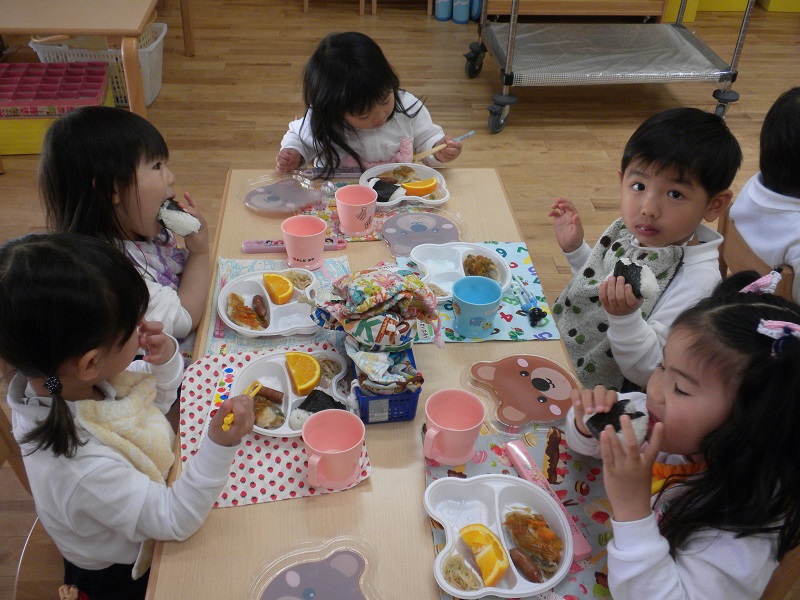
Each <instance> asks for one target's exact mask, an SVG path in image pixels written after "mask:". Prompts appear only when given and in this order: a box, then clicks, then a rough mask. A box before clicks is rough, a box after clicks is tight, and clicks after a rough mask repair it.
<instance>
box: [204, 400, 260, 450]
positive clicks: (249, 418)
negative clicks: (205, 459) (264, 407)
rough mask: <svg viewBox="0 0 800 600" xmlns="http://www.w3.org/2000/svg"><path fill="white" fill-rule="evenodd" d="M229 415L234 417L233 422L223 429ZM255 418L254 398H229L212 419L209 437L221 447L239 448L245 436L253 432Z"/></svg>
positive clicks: (209, 426)
mask: <svg viewBox="0 0 800 600" xmlns="http://www.w3.org/2000/svg"><path fill="white" fill-rule="evenodd" d="M229 414H232V415H233V422H231V423H229V427H226V428H225V429H223V425H225V417H227V416H228V415H229ZM255 418H256V415H255V412H254V411H253V398H251V397H250V396H247V395H243V396H236V397H235V398H228V399H227V400H225V402H223V403H222V404H221V405H220V407H219V409H218V410H217V412H216V414H215V415H214V416H213V417H212V418H211V423H209V424H208V437H209V438H211V441H213V442H215V443H217V444H219V445H220V446H237V445H238V444H239V442H240V441H241V440H242V438H243V437H244V436H246V435H247V434H248V433H250V432H251V431H253V424H254V423H255ZM228 420H229V421H230V419H228Z"/></svg>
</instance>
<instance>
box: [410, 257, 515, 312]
mask: <svg viewBox="0 0 800 600" xmlns="http://www.w3.org/2000/svg"><path fill="white" fill-rule="evenodd" d="M470 255H472V256H484V257H486V258H489V259H490V260H491V261H492V262H493V263H494V265H495V267H497V283H499V284H500V287H501V288H502V289H503V292H506V291H507V290H508V289H509V287H511V269H509V267H508V265H507V264H506V261H504V260H503V258H502V257H501V256H500V255H499V254H498V253H497V252H495V251H493V250H491V249H489V248H486V247H485V246H481V245H479V244H470V243H467V242H451V243H447V244H420V245H419V246H417V247H415V248H414V249H412V250H411V252H410V254H409V258H410V259H411V260H412V261H413V262H414V263H415V264H416V265H417V266H418V267H419V268H420V270H421V271H423V273H422V281H424V282H425V283H426V284H430V285H431V289H432V290H433V292H434V294H436V299H437V300H438V301H439V302H446V301H448V300H452V298H453V284H454V283H455V282H456V281H457V280H458V279H461V278H462V277H464V276H465V272H464V259H465V258H466V257H467V256H470Z"/></svg>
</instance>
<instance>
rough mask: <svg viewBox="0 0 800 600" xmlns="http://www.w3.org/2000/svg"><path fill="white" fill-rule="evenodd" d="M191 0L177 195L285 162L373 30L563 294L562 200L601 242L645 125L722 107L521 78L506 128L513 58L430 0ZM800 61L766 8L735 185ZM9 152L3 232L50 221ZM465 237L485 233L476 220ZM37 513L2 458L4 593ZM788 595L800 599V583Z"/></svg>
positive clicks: (687, 90)
mask: <svg viewBox="0 0 800 600" xmlns="http://www.w3.org/2000/svg"><path fill="white" fill-rule="evenodd" d="M192 4H193V7H194V14H193V16H194V21H195V33H196V38H197V55H196V56H195V57H193V58H186V57H185V56H184V55H183V38H182V35H181V28H180V10H179V3H178V2H177V0H171V2H170V3H169V6H168V7H167V8H166V10H163V11H161V13H160V14H159V17H158V20H159V21H161V22H166V23H167V24H168V25H169V31H168V33H167V37H166V41H165V44H164V59H163V71H164V72H163V86H162V88H161V92H160V94H159V95H158V98H157V99H156V100H155V102H154V103H153V104H152V105H151V106H150V108H149V118H150V120H151V121H152V122H153V123H154V124H155V125H156V126H157V127H158V128H159V130H160V131H161V132H162V133H163V134H164V137H165V138H166V140H167V143H168V145H169V148H170V154H171V157H170V168H171V169H172V170H173V172H174V173H175V174H176V177H177V183H176V186H175V188H176V191H178V193H180V192H182V191H183V190H186V191H189V192H191V193H192V195H193V196H194V198H195V199H196V200H197V201H199V203H200V205H201V207H202V209H203V212H204V214H205V217H206V219H207V220H208V222H209V226H210V227H211V228H215V226H216V219H217V211H218V208H219V201H220V197H221V195H222V190H223V186H224V183H225V175H226V173H227V170H228V169H229V168H250V169H252V168H264V169H272V168H273V167H274V164H275V163H274V157H275V154H276V152H277V151H278V148H279V144H280V140H281V137H282V136H283V134H284V132H285V130H286V125H287V123H288V122H289V121H290V120H291V119H293V118H294V117H295V116H296V115H299V114H300V113H301V112H302V109H303V107H302V103H301V89H300V74H301V70H302V67H303V64H304V63H305V61H306V59H307V58H308V56H309V55H310V53H311V52H312V51H313V49H314V47H315V46H316V44H317V42H318V41H319V39H320V38H321V37H322V36H323V35H325V34H326V33H328V32H330V31H345V30H358V31H363V32H365V33H368V34H369V35H371V36H373V37H374V38H375V39H376V40H377V41H378V42H379V43H380V45H381V46H382V48H383V49H384V52H385V53H386V55H387V57H388V58H389V60H390V62H392V63H393V65H394V66H395V68H396V69H397V71H398V73H399V75H400V80H401V84H402V85H403V87H405V88H407V89H408V90H410V91H412V92H414V93H415V94H417V95H422V96H425V97H426V105H427V106H428V107H429V109H430V111H431V114H432V115H433V118H434V121H436V122H437V123H439V124H441V125H442V126H443V127H444V128H445V130H446V131H447V132H448V133H449V134H450V135H452V136H457V135H460V134H462V133H464V132H467V131H469V130H471V129H474V130H476V132H477V134H476V135H475V136H474V137H472V138H470V139H469V140H468V141H467V142H466V143H465V150H464V153H463V154H462V156H461V157H460V158H459V159H458V161H457V163H455V164H457V166H459V167H469V166H481V167H486V166H491V167H496V168H497V169H498V170H499V172H500V175H501V177H502V181H503V183H504V185H505V188H506V191H507V193H508V196H509V198H510V199H511V203H512V205H513V209H514V213H515V215H516V218H517V221H518V222H519V225H520V227H521V229H522V231H523V233H524V236H525V238H526V241H527V242H528V247H529V249H530V251H531V255H532V257H533V260H534V264H535V266H536V268H537V271H538V272H539V275H540V277H541V280H542V283H543V285H544V289H545V292H546V294H547V296H548V298H549V299H550V300H551V301H553V300H554V299H555V297H556V296H557V294H558V292H559V291H560V290H561V288H562V287H563V286H564V285H565V284H566V283H567V281H568V280H569V267H568V265H567V262H566V260H564V258H563V257H562V256H561V254H560V252H559V251H558V247H557V245H556V244H555V241H554V239H553V236H552V232H551V228H550V223H549V220H548V218H547V209H548V207H549V204H550V202H551V201H552V199H553V198H555V197H556V196H567V197H569V198H571V199H572V200H574V201H575V202H576V203H577V205H578V207H579V209H580V210H581V214H582V217H583V219H584V223H585V225H586V228H587V238H588V239H589V241H591V242H593V241H594V240H595V239H596V237H597V236H598V235H599V234H600V232H601V231H602V230H603V229H604V228H605V227H606V226H607V225H608V224H609V223H610V222H611V221H612V220H613V219H614V218H616V216H617V214H618V202H619V183H618V179H617V169H618V168H619V167H618V164H619V159H620V157H621V153H622V148H623V146H624V144H625V141H626V140H627V138H628V137H629V136H630V134H631V133H632V132H633V130H634V129H635V128H636V126H637V125H638V124H639V123H640V122H641V121H642V120H643V119H645V118H646V117H648V116H649V115H651V114H653V113H655V112H658V111H660V110H663V109H666V108H670V107H674V106H694V107H698V108H703V109H707V110H713V108H714V106H715V102H714V100H713V99H712V97H711V93H712V91H713V86H711V85H709V84H696V83H676V84H665V85H663V84H662V85H656V84H647V85H630V86H595V87H580V86H578V87H550V88H543V87H528V88H514V89H513V93H515V94H517V95H518V96H519V102H518V103H517V104H516V105H515V106H514V107H513V108H512V110H511V115H510V118H509V122H508V125H507V127H506V129H505V130H504V131H503V132H502V133H500V134H497V135H492V134H490V133H488V130H487V118H488V112H487V111H486V108H487V107H488V106H489V105H490V104H491V98H492V95H493V94H495V93H497V92H499V91H500V89H501V88H500V74H499V67H498V66H497V64H496V63H495V62H494V61H493V60H492V59H491V58H489V57H487V59H486V62H485V65H484V69H483V72H482V73H481V75H480V76H479V77H477V78H476V79H468V78H467V77H466V76H465V75H464V63H465V61H464V58H463V56H462V55H463V54H464V52H466V51H467V49H468V46H469V43H470V42H473V41H476V40H477V27H476V25H475V24H474V23H471V24H469V25H457V24H454V23H452V22H444V23H441V22H438V21H435V20H434V19H433V18H432V17H428V16H426V14H425V10H426V5H427V2H426V0H381V1H380V2H379V3H378V14H377V15H376V16H372V15H367V16H364V17H359V16H358V2H357V0H340V1H333V0H330V1H327V2H325V1H322V0H313V1H312V2H311V3H310V4H311V10H310V12H309V13H308V14H303V13H302V4H303V3H302V1H301V0H266V1H261V2H254V1H252V0H224V1H222V2H220V1H219V0H193V2H192ZM1 22H2V18H0V23H1ZM740 24H741V13H707V12H701V13H698V15H697V19H696V21H695V22H694V23H693V24H689V28H690V29H691V30H693V31H694V32H695V34H696V36H697V37H698V38H699V39H700V40H702V41H703V42H704V43H705V44H707V45H708V46H710V47H711V48H712V49H713V50H714V51H715V52H716V53H717V54H719V55H720V57H722V58H723V59H724V60H725V61H730V59H731V56H732V53H733V49H734V45H735V43H736V38H737V34H738V31H739V26H740ZM1 27H2V25H1V24H0V28H1ZM0 33H2V32H0ZM5 41H6V43H8V44H10V46H11V50H12V52H11V53H8V54H6V56H5V57H4V60H12V61H35V60H36V56H35V54H32V53H31V52H30V50H29V49H28V48H27V40H25V39H22V38H15V37H8V36H6V38H5ZM798 57H800V14H798V13H794V14H789V13H784V14H781V13H774V12H772V13H770V12H766V11H765V10H763V9H762V8H761V7H760V5H756V8H755V10H754V13H753V16H752V19H751V23H750V27H749V33H748V35H747V39H746V42H745V45H744V52H743V54H742V58H741V62H740V64H739V70H740V75H739V78H738V81H737V82H736V83H735V85H734V89H735V90H736V91H738V92H739V93H740V94H741V100H740V101H739V102H738V103H736V104H734V105H733V106H732V107H731V109H730V111H729V113H728V117H727V119H728V124H729V125H730V127H731V129H732V130H733V132H734V134H735V135H736V136H737V138H738V139H739V141H740V143H741V145H742V149H743V151H744V157H745V160H744V165H743V168H742V170H741V172H740V174H739V175H738V176H737V178H736V180H735V184H734V188H735V191H738V190H739V189H740V188H741V186H742V185H743V184H744V182H745V181H747V179H748V178H749V177H750V176H751V175H752V174H753V173H754V172H755V171H756V170H757V168H758V134H759V129H760V126H761V121H762V119H763V117H764V114H765V113H766V111H767V109H768V108H769V106H770V105H771V103H772V102H773V101H774V100H775V98H776V97H777V96H778V95H779V94H780V93H781V92H783V91H785V90H787V89H788V88H790V87H792V86H795V85H799V84H800V59H798ZM3 161H4V163H5V171H6V172H5V174H4V175H2V176H0V210H2V218H0V240H5V239H8V238H12V237H15V236H18V235H20V234H23V233H26V232H29V231H33V230H36V229H38V228H40V227H41V226H42V224H43V219H42V215H41V210H40V207H39V204H38V201H37V189H36V169H37V164H38V156H4V157H3ZM444 175H445V177H446V176H447V173H446V172H444ZM486 218H487V219H491V218H492V215H491V214H490V213H487V215H486ZM212 233H213V232H212ZM465 238H466V239H471V238H470V237H469V224H467V231H466V236H465ZM33 518H34V513H33V507H32V503H31V501H30V499H29V498H28V497H27V496H26V495H25V493H24V492H23V491H22V488H21V487H19V486H18V485H17V483H16V480H15V479H14V478H13V475H12V474H11V471H10V469H9V468H8V467H4V468H3V469H2V470H0V598H6V597H10V594H11V589H12V587H13V579H14V572H15V568H16V564H17V560H18V557H19V553H20V550H21V548H22V544H23V542H24V536H25V534H26V533H27V531H28V530H29V528H30V526H31V524H32V522H33ZM787 597H788V598H795V599H797V598H800V593H797V592H795V593H793V595H790V596H787Z"/></svg>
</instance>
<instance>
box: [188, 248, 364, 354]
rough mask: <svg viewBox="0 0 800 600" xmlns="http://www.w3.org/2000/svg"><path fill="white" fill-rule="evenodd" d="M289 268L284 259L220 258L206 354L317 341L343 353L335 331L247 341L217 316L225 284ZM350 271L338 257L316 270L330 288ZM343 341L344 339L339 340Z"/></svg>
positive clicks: (319, 278)
mask: <svg viewBox="0 0 800 600" xmlns="http://www.w3.org/2000/svg"><path fill="white" fill-rule="evenodd" d="M288 268H289V266H288V264H287V263H286V261H285V260H282V259H267V258H258V259H253V260H241V259H234V258H219V259H218V260H217V273H216V279H215V283H214V290H215V291H214V297H213V298H211V300H210V302H211V310H212V311H213V315H214V316H213V318H212V319H209V324H208V330H207V335H206V340H207V341H206V347H205V349H204V350H203V353H204V354H228V353H231V352H244V351H247V350H251V351H253V350H259V351H261V350H266V349H267V348H279V347H283V346H286V345H287V344H292V343H298V344H301V343H307V342H309V341H310V342H317V341H328V342H332V343H334V344H335V345H336V346H337V347H339V348H341V349H342V351H343V350H344V346H342V345H341V344H343V343H344V342H343V336H342V335H341V334H337V333H336V332H331V331H329V330H324V329H320V330H319V331H318V332H317V333H315V334H311V335H295V336H288V337H283V336H273V337H266V336H264V337H256V338H246V337H243V336H241V335H239V334H238V333H236V332H235V331H233V330H231V329H229V328H228V327H226V326H225V323H224V322H223V321H222V319H221V318H220V316H219V314H218V313H217V297H218V296H219V292H220V290H221V289H222V288H223V287H225V284H226V283H227V282H228V281H230V280H231V279H234V278H236V277H239V276H240V275H244V274H245V273H258V272H261V271H282V270H284V269H288ZM349 272H350V263H349V261H348V260H347V257H346V256H340V257H336V258H326V259H325V263H324V264H323V266H322V267H320V268H319V269H317V270H316V271H314V275H316V277H317V279H318V280H319V282H320V284H321V285H322V286H323V287H330V286H331V285H332V284H333V282H334V281H336V280H337V279H339V278H340V277H343V276H344V275H347V274H348V273H349ZM340 338H342V339H340Z"/></svg>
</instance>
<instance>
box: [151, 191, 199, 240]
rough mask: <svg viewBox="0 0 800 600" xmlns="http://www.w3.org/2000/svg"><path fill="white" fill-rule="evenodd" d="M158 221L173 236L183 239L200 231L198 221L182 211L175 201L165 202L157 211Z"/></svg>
mask: <svg viewBox="0 0 800 600" xmlns="http://www.w3.org/2000/svg"><path fill="white" fill-rule="evenodd" d="M158 220H159V221H161V223H162V224H163V225H164V227H166V228H167V229H169V230H170V231H171V232H172V233H174V234H175V235H179V236H181V237H185V236H187V235H190V234H192V233H197V232H198V231H200V220H199V219H198V218H197V217H195V216H194V215H190V214H189V213H187V212H186V211H185V210H183V209H182V208H181V207H180V205H179V204H178V203H177V202H175V200H165V201H164V204H162V205H161V208H160V209H159V210H158Z"/></svg>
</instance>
